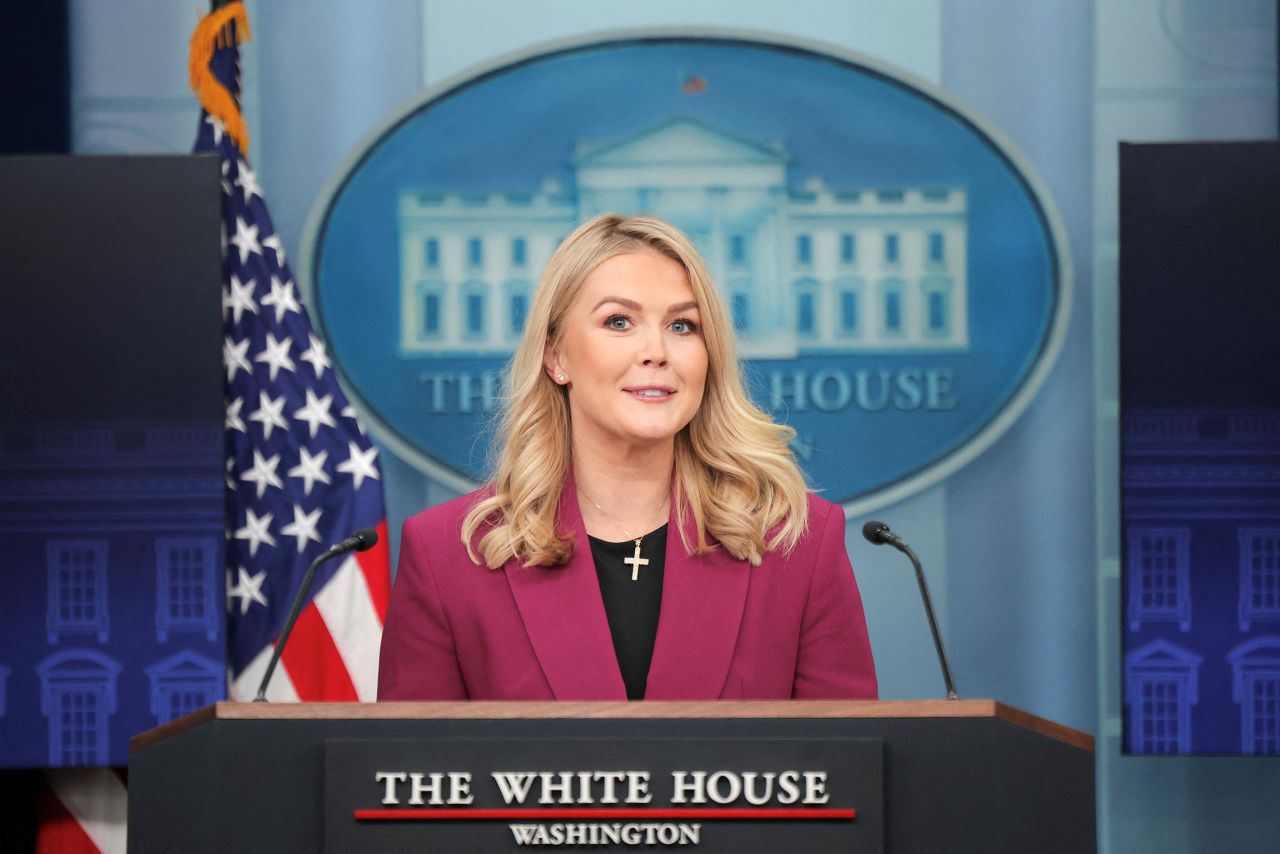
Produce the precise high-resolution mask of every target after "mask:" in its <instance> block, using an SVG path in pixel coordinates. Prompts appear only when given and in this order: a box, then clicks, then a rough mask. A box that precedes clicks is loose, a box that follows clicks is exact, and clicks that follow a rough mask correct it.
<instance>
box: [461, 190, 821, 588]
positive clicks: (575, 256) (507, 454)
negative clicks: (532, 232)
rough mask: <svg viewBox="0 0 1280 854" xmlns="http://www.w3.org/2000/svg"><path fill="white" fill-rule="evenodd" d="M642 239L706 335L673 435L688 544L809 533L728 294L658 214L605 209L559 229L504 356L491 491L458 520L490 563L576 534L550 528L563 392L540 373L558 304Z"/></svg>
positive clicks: (754, 553) (780, 544)
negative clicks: (670, 273)
mask: <svg viewBox="0 0 1280 854" xmlns="http://www.w3.org/2000/svg"><path fill="white" fill-rule="evenodd" d="M646 248H647V249H650V250H653V251H655V252H658V253H661V254H662V255H665V256H666V257H668V258H671V259H672V260H674V261H677V262H679V263H680V264H681V265H682V266H683V267H684V269H685V271H686V272H687V273H688V275H689V284H690V285H691V286H692V288H693V295H694V298H695V299H696V300H697V301H698V311H699V314H700V316H701V319H702V323H701V328H702V335H703V340H704V341H705V342H706V347H707V380H706V389H705V392H704V394H703V399H702V405H701V406H700V407H699V409H698V412H697V414H696V415H694V417H693V420H692V421H691V422H690V423H689V424H688V425H687V426H686V427H685V428H684V429H683V430H681V431H680V432H679V433H677V434H676V437H675V471H674V482H675V489H674V493H675V501H676V518H677V519H684V518H686V517H687V514H688V513H690V512H691V513H692V516H693V520H694V531H695V537H696V542H690V541H689V538H688V533H687V532H686V531H685V526H684V525H680V526H679V527H680V536H681V539H682V541H683V542H684V547H685V549H686V551H689V552H691V553H694V554H702V553H705V552H707V551H710V550H711V549H713V548H715V547H716V543H718V544H719V546H720V547H721V548H723V549H725V551H727V552H728V553H729V554H731V555H733V557H735V558H737V559H739V560H745V561H749V562H750V563H751V564H752V565H753V566H758V565H759V564H760V561H761V560H762V559H763V558H764V555H765V553H766V552H767V551H771V550H773V549H779V548H781V549H783V550H790V549H791V548H792V547H794V546H795V544H796V542H797V541H798V540H799V539H800V537H801V535H802V534H803V533H804V531H805V526H806V525H807V524H808V499H807V497H806V493H807V488H806V485H805V481H804V476H803V475H802V474H801V472H800V469H799V467H798V466H797V465H796V461H795V456H794V454H793V453H792V452H791V449H790V443H791V440H792V439H793V438H795V430H794V429H792V428H791V427H787V426H785V425H782V424H778V423H776V422H775V421H774V420H773V419H772V418H770V417H769V416H768V415H767V414H765V413H764V412H762V411H761V410H760V409H758V408H757V407H756V406H755V405H754V404H753V403H752V402H751V399H750V398H749V397H748V396H747V393H746V390H745V389H744V388H743V384H742V375H741V371H740V369H739V366H738V358H737V353H736V348H735V345H734V340H733V330H732V327H731V326H730V324H729V319H728V314H727V312H726V311H725V306H724V301H723V300H722V299H721V298H720V295H719V293H718V291H717V290H716V288H715V286H714V285H713V284H712V281H711V277H710V275H709V274H708V273H707V269H706V265H705V264H704V263H703V261H702V258H701V257H699V255H698V253H697V250H695V249H694V248H693V244H692V243H691V242H690V241H689V239H688V238H687V237H685V235H684V234H682V233H681V232H680V231H679V230H678V229H676V228H675V227H674V226H672V225H670V224H669V223H667V222H664V221H663V220H661V219H658V218H656V217H652V216H631V217H624V216H621V215H619V214H615V213H606V214H601V215H600V216H597V217H595V218H594V219H592V220H590V221H589V222H586V223H584V224H583V225H581V226H579V227H578V228H577V229H576V230H575V231H574V232H573V233H572V234H570V235H569V236H568V237H566V238H565V240H564V242H563V243H561V244H560V247H559V248H558V249H557V250H556V252H555V254H554V255H553V256H552V258H551V261H550V262H549V263H548V264H547V268H546V270H545V271H544V272H543V274H542V279H541V281H540V282H539V283H538V290H537V293H536V294H535V296H534V299H533V305H532V306H531V307H530V309H529V315H528V319H527V321H526V323H525V330H524V336H523V337H522V338H521V340H520V345H519V347H518V348H517V350H516V352H515V356H514V357H513V358H512V360H511V368H510V382H509V387H508V393H507V396H506V398H505V400H504V402H503V408H502V410H501V412H500V422H499V423H500V427H499V429H498V431H497V435H496V440H497V442H498V448H499V449H500V450H499V451H498V455H497V464H496V467H495V470H494V474H493V477H492V479H491V480H490V482H489V495H488V496H487V497H485V498H484V499H482V500H481V501H479V502H478V503H477V504H476V505H475V506H473V507H472V508H471V510H470V511H469V512H468V513H467V515H466V517H465V518H464V520H463V524H462V540H463V543H464V544H465V545H466V548H467V554H468V555H470V556H471V559H472V560H473V561H475V562H476V563H477V564H479V563H481V562H482V561H483V563H484V564H486V565H487V566H488V567H489V568H490V569H497V568H498V567H500V566H502V565H503V564H504V563H506V562H507V561H508V560H510V559H511V558H513V557H517V558H520V559H521V561H522V562H523V563H524V564H525V565H526V566H556V565H559V564H562V563H564V562H565V561H567V560H568V559H569V556H570V555H571V554H573V549H574V543H573V540H572V538H571V537H570V536H569V535H568V534H566V533H564V532H562V531H558V530H556V516H557V512H558V510H559V502H560V494H561V492H562V490H563V488H564V484H565V478H566V477H567V476H568V474H569V466H570V464H571V459H570V457H571V448H572V436H571V429H572V428H571V424H570V415H569V396H568V391H567V389H565V388H564V387H563V386H560V385H557V384H556V383H555V382H553V381H552V380H551V378H550V377H549V376H547V374H546V372H545V371H544V369H543V368H544V365H543V357H544V354H545V353H546V351H547V347H548V345H550V346H551V347H552V348H554V347H555V346H556V345H557V343H558V340H559V335H560V332H561V323H562V321H563V320H564V317H565V314H566V313H567V312H568V310H569V306H570V305H571V304H572V303H573V301H574V299H575V298H576V297H577V295H578V292H579V290H580V288H581V285H582V282H583V280H584V279H586V278H587V276H588V275H589V274H590V273H591V271H592V270H594V269H595V268H596V267H598V266H599V265H600V264H602V263H603V262H604V261H606V260H608V259H610V258H612V257H614V256H616V255H622V254H626V253H628V252H635V251H637V250H642V249H646ZM477 534H480V536H479V541H478V543H477V541H476V536H477ZM477 551H478V554H477Z"/></svg>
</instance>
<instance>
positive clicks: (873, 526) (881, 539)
mask: <svg viewBox="0 0 1280 854" xmlns="http://www.w3.org/2000/svg"><path fill="white" fill-rule="evenodd" d="M888 533H889V526H888V525H886V524H885V523H884V522H878V521H876V520H875V519H872V520H871V521H869V522H867V523H866V524H865V525H863V526H862V536H863V537H865V538H866V540H867V542H869V543H871V544H872V545H873V546H882V545H884V544H885V543H887V542H889V539H888V537H886V536H885V535H886V534H888Z"/></svg>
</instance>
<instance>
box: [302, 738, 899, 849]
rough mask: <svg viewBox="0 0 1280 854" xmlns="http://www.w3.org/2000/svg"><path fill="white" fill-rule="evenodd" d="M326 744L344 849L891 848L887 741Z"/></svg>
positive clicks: (333, 825)
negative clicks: (886, 829)
mask: <svg viewBox="0 0 1280 854" xmlns="http://www.w3.org/2000/svg"><path fill="white" fill-rule="evenodd" d="M797 729H799V728H797ZM324 750H325V753H324V756H325V769H324V777H325V806H324V814H325V820H324V825H325V834H324V841H325V849H324V850H325V851H326V852H333V854H338V852H348V851H379V852H414V854H419V852H421V851H423V850H424V848H423V846H424V844H427V843H429V844H430V847H431V848H432V849H433V850H440V849H443V850H448V851H505V850H516V849H518V848H521V847H526V846H534V847H539V848H553V847H572V848H577V847H580V846H591V847H599V846H610V845H616V846H643V847H654V846H659V847H673V848H674V847H690V848H697V850H699V851H707V852H722V851H723V852H736V851H747V850H749V851H753V852H757V851H758V852H779V854H790V852H793V851H796V850H797V848H798V847H802V848H804V849H806V850H816V851H858V852H864V854H881V852H883V851H884V803H883V793H884V754H883V745H882V743H881V742H880V741H879V740H876V739H850V738H831V737H812V736H805V735H804V734H803V733H802V732H799V731H797V732H795V733H794V734H793V737H789V738H744V737H737V738H735V737H723V738H719V737H717V738H661V737H651V736H631V735H626V734H621V735H618V736H616V737H608V738H574V737H568V738H557V739H540V740H532V739H528V738H516V737H505V738H504V737H498V738H489V739H438V738H425V739H409V740H391V739H387V740H358V739H352V740H348V739H333V740H328V741H326V742H325V745H324ZM801 841H802V844H801Z"/></svg>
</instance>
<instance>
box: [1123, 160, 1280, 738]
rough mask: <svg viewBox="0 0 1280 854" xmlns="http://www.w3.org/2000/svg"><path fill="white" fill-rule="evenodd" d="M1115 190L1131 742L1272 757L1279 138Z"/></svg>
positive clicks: (1279, 564)
mask: <svg viewBox="0 0 1280 854" xmlns="http://www.w3.org/2000/svg"><path fill="white" fill-rule="evenodd" d="M1120 191H1121V203H1120V215H1121V234H1122V243H1121V245H1122V252H1121V262H1120V282H1121V290H1120V306H1121V324H1120V331H1121V409H1122V412H1121V423H1122V439H1121V455H1122V460H1121V466H1122V473H1121V480H1122V494H1123V531H1124V553H1123V566H1124V579H1123V584H1124V597H1125V598H1124V606H1123V611H1122V619H1123V620H1124V629H1123V636H1124V698H1125V731H1124V732H1125V735H1124V743H1125V748H1126V750H1127V751H1128V752H1129V753H1136V754H1243V755H1249V756H1276V755H1280V372H1277V371H1276V366H1277V365H1280V334H1277V329H1280V291H1277V289H1276V282H1277V281H1280V241H1277V240H1276V234H1277V231H1278V229H1280V144H1277V143H1271V142H1268V143H1231V144H1201V145H1126V146H1122V148H1121V185H1120Z"/></svg>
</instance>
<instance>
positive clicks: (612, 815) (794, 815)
mask: <svg viewBox="0 0 1280 854" xmlns="http://www.w3.org/2000/svg"><path fill="white" fill-rule="evenodd" d="M857 815H858V811H857V810H853V809H771V808H760V809H749V808H733V809H703V808H689V809H573V808H569V809H557V808H549V809H475V810H470V809H426V810H412V809H402V810H381V809H379V810H375V809H366V810H356V811H355V817H356V819H357V820H358V821H397V820H401V819H412V820H428V821H430V820H435V821H468V820H470V821H547V820H549V819H567V818H580V819H619V818H621V819H649V820H653V819H694V818H696V819H712V820H714V819H722V820H732V821H757V820H761V819H768V820H775V819H789V820H791V821H831V820H833V819H834V820H843V821H852V820H853V819H854V818H856V817H857Z"/></svg>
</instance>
